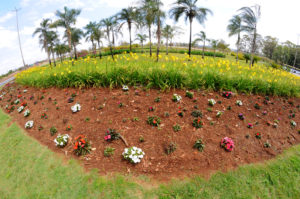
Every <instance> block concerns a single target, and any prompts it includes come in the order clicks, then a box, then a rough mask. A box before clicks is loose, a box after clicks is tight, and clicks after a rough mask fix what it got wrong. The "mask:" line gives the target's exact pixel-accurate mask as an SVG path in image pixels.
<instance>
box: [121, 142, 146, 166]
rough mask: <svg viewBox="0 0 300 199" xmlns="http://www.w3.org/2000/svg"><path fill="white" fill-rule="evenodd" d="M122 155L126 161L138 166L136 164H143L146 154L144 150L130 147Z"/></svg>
mask: <svg viewBox="0 0 300 199" xmlns="http://www.w3.org/2000/svg"><path fill="white" fill-rule="evenodd" d="M122 155H123V157H124V159H125V160H128V161H130V162H131V163H134V164H136V163H140V162H141V160H142V159H143V157H144V155H145V153H144V152H143V151H142V149H140V148H137V147H135V146H134V147H130V148H125V149H124V152H123V153H122Z"/></svg>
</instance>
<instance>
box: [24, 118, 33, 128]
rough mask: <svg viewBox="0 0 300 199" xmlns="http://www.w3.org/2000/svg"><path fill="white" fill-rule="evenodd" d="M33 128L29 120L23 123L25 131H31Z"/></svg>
mask: <svg viewBox="0 0 300 199" xmlns="http://www.w3.org/2000/svg"><path fill="white" fill-rule="evenodd" d="M32 127H33V121H32V120H30V121H28V122H26V123H25V129H31V128H32Z"/></svg>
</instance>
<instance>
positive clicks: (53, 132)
mask: <svg viewBox="0 0 300 199" xmlns="http://www.w3.org/2000/svg"><path fill="white" fill-rule="evenodd" d="M55 133H57V129H56V128H55V127H54V126H52V127H51V128H50V134H51V135H52V136H53V135H55Z"/></svg>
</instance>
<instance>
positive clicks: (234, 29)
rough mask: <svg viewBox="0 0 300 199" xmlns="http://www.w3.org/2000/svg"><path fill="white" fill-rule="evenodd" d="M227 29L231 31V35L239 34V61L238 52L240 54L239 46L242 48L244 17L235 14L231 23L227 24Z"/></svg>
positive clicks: (237, 51)
mask: <svg viewBox="0 0 300 199" xmlns="http://www.w3.org/2000/svg"><path fill="white" fill-rule="evenodd" d="M227 31H228V32H229V37H231V36H233V35H237V36H238V38H237V41H236V48H237V50H236V61H238V58H239V56H238V54H239V48H240V40H241V32H242V31H243V26H242V19H241V17H240V16H239V15H234V16H233V17H232V18H231V19H230V20H229V24H228V26H227Z"/></svg>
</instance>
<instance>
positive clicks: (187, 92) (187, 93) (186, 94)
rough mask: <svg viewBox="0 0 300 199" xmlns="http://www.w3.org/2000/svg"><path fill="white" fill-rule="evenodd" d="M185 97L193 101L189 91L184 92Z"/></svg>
mask: <svg viewBox="0 0 300 199" xmlns="http://www.w3.org/2000/svg"><path fill="white" fill-rule="evenodd" d="M185 96H186V97H188V98H190V99H193V98H194V93H193V92H191V91H186V92H185Z"/></svg>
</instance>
